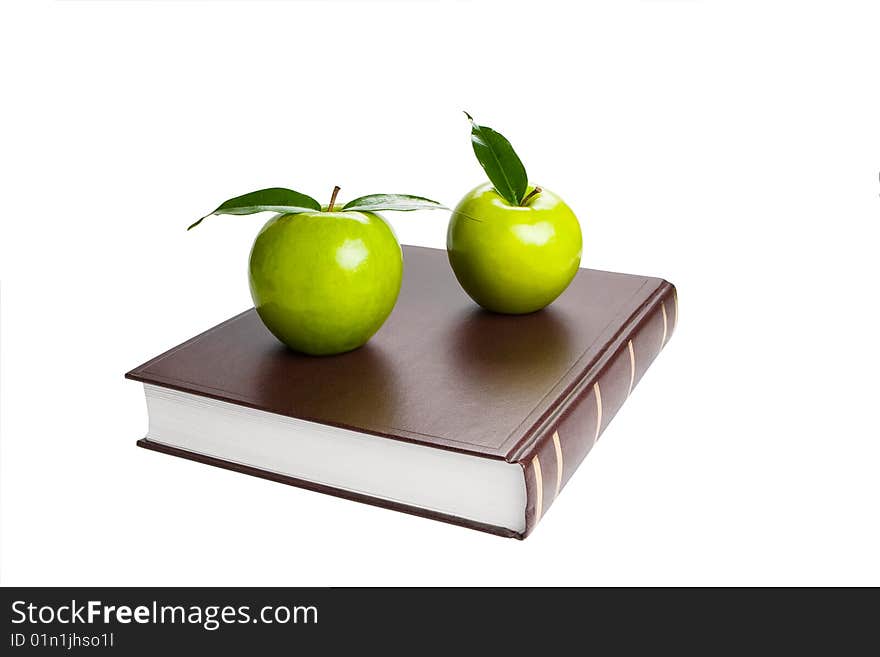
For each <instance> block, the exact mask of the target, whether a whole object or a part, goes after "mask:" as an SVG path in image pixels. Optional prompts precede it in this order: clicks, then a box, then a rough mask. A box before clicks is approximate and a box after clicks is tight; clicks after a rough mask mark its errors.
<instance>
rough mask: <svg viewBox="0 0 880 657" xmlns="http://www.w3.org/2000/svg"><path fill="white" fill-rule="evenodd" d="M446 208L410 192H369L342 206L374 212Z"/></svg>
mask: <svg viewBox="0 0 880 657" xmlns="http://www.w3.org/2000/svg"><path fill="white" fill-rule="evenodd" d="M448 209H449V208H447V207H446V206H445V205H442V204H441V203H438V202H437V201H432V200H431V199H429V198H425V197H424V196H412V195H411V194H369V195H367V196H361V197H360V198H356V199H354V200H353V201H349V202H348V203H346V204H345V205H344V206H343V207H342V211H343V212H347V211H353V212H355V211H361V212H376V211H378V210H394V211H397V212H409V211H410V210H448Z"/></svg>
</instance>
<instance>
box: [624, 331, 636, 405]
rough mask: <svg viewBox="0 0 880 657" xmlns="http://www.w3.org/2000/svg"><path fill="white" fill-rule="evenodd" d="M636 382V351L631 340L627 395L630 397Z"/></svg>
mask: <svg viewBox="0 0 880 657" xmlns="http://www.w3.org/2000/svg"><path fill="white" fill-rule="evenodd" d="M635 383H636V352H635V349H633V341H632V340H630V341H629V390H627V391H626V396H627V397H629V396H630V394H631V393H632V391H633V386H634V385H635Z"/></svg>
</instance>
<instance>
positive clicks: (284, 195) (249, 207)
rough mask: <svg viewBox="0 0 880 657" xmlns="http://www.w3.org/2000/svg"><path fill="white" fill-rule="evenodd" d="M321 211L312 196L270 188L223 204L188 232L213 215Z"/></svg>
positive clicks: (280, 188) (279, 188)
mask: <svg viewBox="0 0 880 657" xmlns="http://www.w3.org/2000/svg"><path fill="white" fill-rule="evenodd" d="M316 210H317V211H320V210H321V204H320V203H318V202H317V201H316V200H315V199H313V198H312V197H311V196H306V195H305V194H300V193H299V192H295V191H293V190H292V189H284V188H283V187H270V188H269V189H260V190H257V191H256V192H251V193H250V194H243V195H242V196H236V197H235V198H231V199H229V200H228V201H226V202H225V203H222V204H221V205H220V207H218V208H217V209H216V210H214V211H213V212H209V213H208V214H206V215H205V216H204V217H202V218H201V219H199V220H198V221H197V222H195V223H194V224H192V225H191V226H190V227H189V228H187V230H190V229H191V228H195V227H196V226H198V225H199V224H200V223H202V222H203V221H204V220H205V219H207V218H208V217H210V216H211V215H212V214H255V213H257V212H284V213H291V214H292V213H299V212H314V211H316Z"/></svg>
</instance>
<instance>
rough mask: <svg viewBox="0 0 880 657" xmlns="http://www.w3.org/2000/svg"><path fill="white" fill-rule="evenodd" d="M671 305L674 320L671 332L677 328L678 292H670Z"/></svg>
mask: <svg viewBox="0 0 880 657" xmlns="http://www.w3.org/2000/svg"><path fill="white" fill-rule="evenodd" d="M672 304H673V306H674V307H675V319H673V320H672V330H673V331H674V330H675V329H676V328H678V290H676V289H673V290H672Z"/></svg>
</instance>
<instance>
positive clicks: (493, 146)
mask: <svg viewBox="0 0 880 657" xmlns="http://www.w3.org/2000/svg"><path fill="white" fill-rule="evenodd" d="M464 114H465V116H467V117H468V121H470V122H471V143H472V144H473V146H474V154H475V155H476V156H477V160H479V162H480V165H481V166H482V167H483V171H485V172H486V175H487V176H489V180H490V181H492V184H493V185H494V186H495V190H496V191H497V192H498V193H499V194H500V195H501V197H502V198H503V199H504V200H505V201H507V202H508V203H510V204H511V205H519V204H520V202H521V201H522V200H523V196H525V193H526V187H528V184H529V179H528V176H527V175H526V168H525V167H524V166H523V163H522V161H521V160H520V159H519V157H518V156H517V154H516V152H515V151H514V150H513V146H511V145H510V142H509V141H507V139H505V137H504V135H502V134H500V133H498V132H495V131H494V130H493V129H492V128H487V127H486V126H483V125H477V124H476V123H475V122H474V119H473V118H472V117H471V115H470V114H468V113H467V112H465V113H464Z"/></svg>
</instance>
